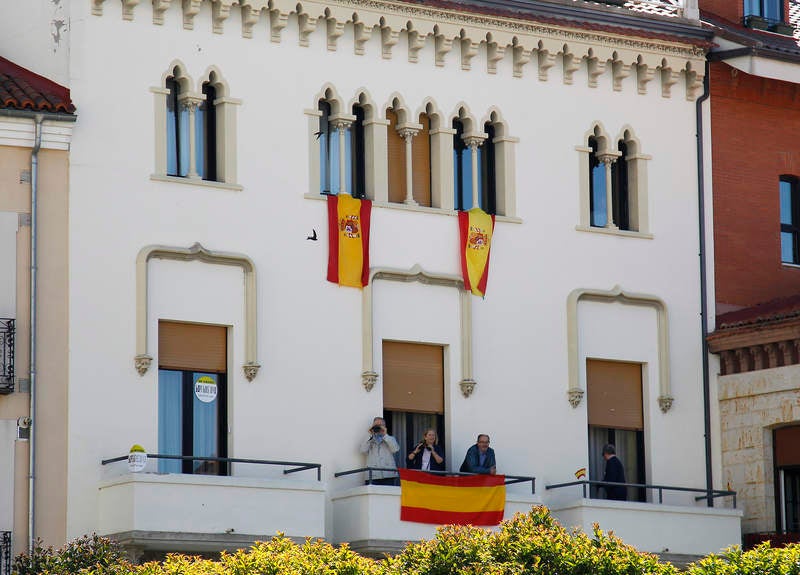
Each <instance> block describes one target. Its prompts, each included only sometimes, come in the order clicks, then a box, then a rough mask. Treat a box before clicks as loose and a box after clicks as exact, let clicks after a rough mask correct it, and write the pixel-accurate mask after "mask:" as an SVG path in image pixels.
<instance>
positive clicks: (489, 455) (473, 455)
mask: <svg viewBox="0 0 800 575" xmlns="http://www.w3.org/2000/svg"><path fill="white" fill-rule="evenodd" d="M459 471H461V472H462V473H482V474H484V475H494V474H495V473H497V462H496V461H495V458H494V449H492V448H491V447H489V436H488V435H486V434H485V433H481V434H480V435H479V436H478V440H477V442H476V443H475V445H473V446H472V447H470V448H469V449H467V455H466V456H465V457H464V463H462V464H461V469H459Z"/></svg>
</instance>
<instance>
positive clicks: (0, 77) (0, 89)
mask: <svg viewBox="0 0 800 575" xmlns="http://www.w3.org/2000/svg"><path fill="white" fill-rule="evenodd" d="M3 108H6V109H12V110H30V111H35V112H63V113H67V114H71V113H73V112H74V111H75V106H73V104H72V100H71V99H70V97H69V89H68V88H65V87H63V86H60V85H58V84H56V83H55V82H53V81H51V80H48V79H47V78H44V77H43V76H39V75H38V74H34V73H33V72H31V71H30V70H28V69H26V68H23V67H22V66H18V65H16V64H14V63H13V62H11V61H9V60H6V59H5V58H3V57H0V109H3Z"/></svg>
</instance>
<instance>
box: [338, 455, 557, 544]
mask: <svg viewBox="0 0 800 575" xmlns="http://www.w3.org/2000/svg"><path fill="white" fill-rule="evenodd" d="M369 469H370V468H366V467H365V468H361V469H354V470H349V471H343V472H340V473H336V474H335V476H336V477H339V478H344V477H345V476H349V477H348V479H350V480H351V484H350V486H349V487H344V488H342V489H341V490H338V491H334V492H333V493H332V494H331V502H332V510H333V542H334V543H344V542H347V543H349V544H350V547H351V548H352V549H353V550H355V551H358V552H359V553H362V554H365V555H370V556H380V555H382V554H383V553H393V552H397V551H399V550H400V549H402V548H403V546H405V544H406V542H407V541H419V540H420V539H430V538H432V537H434V536H435V535H436V527H437V526H436V525H428V524H425V523H413V522H409V521H400V520H399V517H400V487H396V486H393V485H361V484H358V485H353V484H352V480H353V478H355V477H357V478H358V480H361V481H363V479H364V477H367V474H368V473H369ZM372 469H373V470H377V468H372ZM449 475H461V474H459V473H452V474H449ZM341 481H342V482H345V481H347V479H342V480H341ZM527 482H530V483H527ZM506 485H507V487H506V505H505V513H504V516H503V518H504V519H509V518H511V517H512V516H513V515H514V514H515V513H517V512H523V513H527V512H528V511H530V510H531V506H533V505H541V503H542V502H541V499H540V498H539V497H538V496H537V495H536V494H535V493H534V491H535V483H534V478H533V477H520V476H511V475H506Z"/></svg>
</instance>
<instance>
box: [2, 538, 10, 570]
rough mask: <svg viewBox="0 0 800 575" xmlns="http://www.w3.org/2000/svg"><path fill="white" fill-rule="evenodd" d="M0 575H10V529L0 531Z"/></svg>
mask: <svg viewBox="0 0 800 575" xmlns="http://www.w3.org/2000/svg"><path fill="white" fill-rule="evenodd" d="M0 575H11V531H0Z"/></svg>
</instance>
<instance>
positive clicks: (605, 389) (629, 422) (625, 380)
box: [586, 359, 644, 431]
mask: <svg viewBox="0 0 800 575" xmlns="http://www.w3.org/2000/svg"><path fill="white" fill-rule="evenodd" d="M586 400H587V405H588V410H589V425H593V426H597V427H609V428H612V429H630V430H637V431H639V430H643V429H644V417H643V414H642V365H641V364H639V363H624V362H621V361H603V360H599V359H587V360H586Z"/></svg>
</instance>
